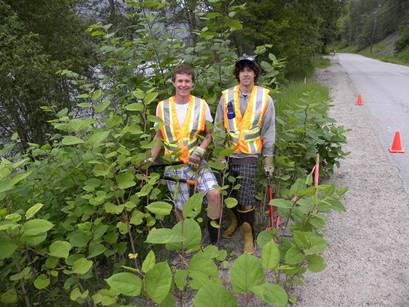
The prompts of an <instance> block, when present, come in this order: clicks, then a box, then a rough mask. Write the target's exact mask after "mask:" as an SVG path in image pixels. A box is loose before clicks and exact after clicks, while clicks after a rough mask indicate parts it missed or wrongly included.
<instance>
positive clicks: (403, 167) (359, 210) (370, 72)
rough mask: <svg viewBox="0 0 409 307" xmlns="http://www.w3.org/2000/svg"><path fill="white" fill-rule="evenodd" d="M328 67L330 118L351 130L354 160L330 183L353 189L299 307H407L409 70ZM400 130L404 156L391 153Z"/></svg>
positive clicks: (366, 62) (372, 64) (336, 60)
mask: <svg viewBox="0 0 409 307" xmlns="http://www.w3.org/2000/svg"><path fill="white" fill-rule="evenodd" d="M331 61H332V65H331V66H330V67H328V68H326V69H323V70H320V71H319V72H318V74H317V78H318V80H319V81H320V82H322V83H323V84H325V85H327V86H328V87H329V88H330V92H331V98H332V103H333V107H332V108H331V110H330V116H331V117H333V118H334V119H335V120H336V121H337V123H338V124H339V125H342V126H345V127H347V128H351V130H350V131H348V132H347V139H348V143H347V144H346V145H345V146H344V150H346V151H348V152H350V153H351V154H350V155H348V157H346V159H345V160H342V161H341V166H340V167H339V168H336V169H335V173H334V175H333V176H332V178H331V181H332V182H334V183H335V184H336V185H337V186H347V187H348V192H347V193H346V194H345V196H344V198H343V202H344V204H345V206H346V208H347V211H346V212H345V213H343V214H339V213H333V214H330V215H329V216H328V221H327V225H326V229H325V231H324V232H325V233H324V235H325V238H326V240H327V243H328V249H327V250H326V252H325V253H324V258H325V259H326V262H327V268H326V270H325V271H323V272H321V273H310V272H307V274H306V276H305V285H304V286H303V287H300V288H299V289H298V290H297V291H296V292H295V295H296V296H297V297H298V299H299V300H298V303H297V307H361V306H365V307H366V306H370V307H372V306H374V307H392V306H393V307H408V306H409V256H408V253H409V196H408V193H407V192H406V190H405V185H406V189H407V188H408V177H407V176H408V173H409V167H408V164H407V163H408V162H407V161H408V156H409V131H408V130H409V129H408V122H409V116H408V104H409V99H407V98H408V93H409V89H408V87H409V77H408V76H409V69H408V68H405V67H401V66H396V65H391V64H385V63H381V62H378V61H374V60H371V59H368V58H365V57H362V56H358V55H351V54H340V55H337V56H335V57H332V58H331ZM358 93H361V95H362V96H363V99H364V105H363V106H357V105H356V98H357V95H358ZM395 129H400V130H401V133H402V136H403V142H404V144H406V145H407V148H406V150H407V152H406V153H405V154H390V153H389V152H388V150H387V149H388V147H389V146H390V144H391V141H392V135H393V132H394V130H395ZM405 140H406V142H405ZM402 177H403V178H405V180H402Z"/></svg>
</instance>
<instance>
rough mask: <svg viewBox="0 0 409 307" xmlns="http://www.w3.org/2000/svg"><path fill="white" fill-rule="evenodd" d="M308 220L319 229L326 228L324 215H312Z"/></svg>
mask: <svg viewBox="0 0 409 307" xmlns="http://www.w3.org/2000/svg"><path fill="white" fill-rule="evenodd" d="M308 222H309V223H310V224H311V225H312V226H314V227H315V228H317V229H321V228H324V226H325V218H324V217H322V216H318V215H316V216H312V217H311V218H310V219H309V220H308Z"/></svg>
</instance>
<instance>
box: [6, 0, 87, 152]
mask: <svg viewBox="0 0 409 307" xmlns="http://www.w3.org/2000/svg"><path fill="white" fill-rule="evenodd" d="M40 2H41V3H40ZM40 2H33V1H23V0H19V1H5V0H2V1H0V17H1V18H0V38H1V40H0V41H1V42H0V57H1V59H2V61H1V64H0V97H1V98H0V131H1V135H2V138H3V137H4V138H5V139H9V138H10V137H11V135H12V134H13V132H16V133H17V134H18V136H19V138H20V140H21V147H22V148H20V150H21V149H23V150H25V149H27V148H28V146H29V145H28V143H30V142H33V143H39V144H44V143H46V142H47V141H48V135H47V134H48V132H49V131H50V126H49V125H48V124H47V120H49V119H51V118H52V117H51V116H50V114H49V113H47V112H46V110H52V109H54V110H60V109H63V108H64V107H68V108H71V105H72V95H70V93H72V91H73V90H74V88H75V87H74V88H73V84H71V86H68V84H67V83H66V78H65V77H63V76H61V75H57V74H56V72H57V71H59V70H61V69H62V68H63V67H64V68H68V69H71V70H74V71H76V72H77V73H81V74H85V73H87V72H88V69H89V66H88V65H89V64H91V63H92V53H91V50H90V47H89V45H88V44H86V43H85V32H84V24H83V23H82V21H81V20H80V19H79V17H78V16H77V15H75V12H74V10H73V7H72V6H73V5H74V4H75V3H74V2H73V1H70V0H59V1H52V2H51V3H50V2H49V1H40ZM61 16H63V17H61ZM74 46H75V47H74ZM5 141H6V140H2V142H5Z"/></svg>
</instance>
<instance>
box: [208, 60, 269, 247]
mask: <svg viewBox="0 0 409 307" xmlns="http://www.w3.org/2000/svg"><path fill="white" fill-rule="evenodd" d="M259 75H260V68H259V66H258V65H257V63H256V61H255V58H254V57H248V56H245V57H241V58H240V59H238V60H237V61H236V63H235V69H234V76H235V77H236V79H237V81H238V82H239V84H238V85H236V86H234V87H232V88H229V89H227V90H225V91H223V93H222V97H221V98H220V102H219V105H218V107H217V111H216V128H215V129H216V131H217V130H223V129H224V131H225V132H226V135H227V141H226V143H227V144H229V145H230V146H231V147H232V148H233V149H234V153H233V154H232V155H231V157H229V172H230V175H232V176H235V177H236V178H237V177H238V179H237V181H236V183H238V184H240V185H241V187H240V189H239V190H236V191H235V195H234V196H235V197H236V199H237V200H238V205H237V206H236V207H235V208H233V209H232V210H228V215H229V218H230V225H229V227H228V228H227V229H226V230H225V231H224V233H223V237H224V238H230V237H231V236H232V235H233V234H234V232H235V231H236V229H237V227H238V226H240V225H241V228H242V232H243V237H244V252H245V253H248V254H251V253H253V252H254V251H255V248H254V210H255V206H256V168H257V159H258V158H259V157H260V156H263V157H264V170H265V172H266V175H268V176H272V174H273V172H274V166H273V146H274V142H275V111H274V103H273V99H272V98H271V97H270V96H269V90H268V89H266V88H263V87H261V86H257V85H255V82H256V81H257V78H258V77H259Z"/></svg>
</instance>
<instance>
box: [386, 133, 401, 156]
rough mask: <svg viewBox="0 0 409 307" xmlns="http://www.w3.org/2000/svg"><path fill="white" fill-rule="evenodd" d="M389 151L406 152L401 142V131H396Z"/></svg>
mask: <svg viewBox="0 0 409 307" xmlns="http://www.w3.org/2000/svg"><path fill="white" fill-rule="evenodd" d="M389 152H393V153H404V152H405V150H404V149H403V147H402V144H401V142H400V132H399V131H395V136H394V137H393V141H392V146H391V147H390V148H389Z"/></svg>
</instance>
